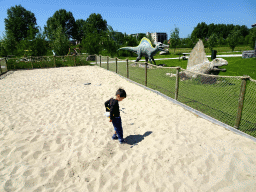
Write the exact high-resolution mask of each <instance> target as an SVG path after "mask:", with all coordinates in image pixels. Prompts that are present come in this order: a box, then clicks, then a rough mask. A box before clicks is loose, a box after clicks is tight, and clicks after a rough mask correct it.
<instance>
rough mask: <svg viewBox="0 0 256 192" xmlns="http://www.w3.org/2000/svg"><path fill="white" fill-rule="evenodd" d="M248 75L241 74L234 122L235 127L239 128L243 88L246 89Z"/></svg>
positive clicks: (243, 94) (243, 95)
mask: <svg viewBox="0 0 256 192" xmlns="http://www.w3.org/2000/svg"><path fill="white" fill-rule="evenodd" d="M249 78H250V77H249V76H245V75H244V76H243V77H242V78H241V79H242V83H241V89H240V96H239V102H238V110H237V116H236V123H235V126H234V127H235V128H236V129H239V125H240V122H241V117H242V110H243V105H244V97H245V90H246V81H247V80H248V79H249Z"/></svg>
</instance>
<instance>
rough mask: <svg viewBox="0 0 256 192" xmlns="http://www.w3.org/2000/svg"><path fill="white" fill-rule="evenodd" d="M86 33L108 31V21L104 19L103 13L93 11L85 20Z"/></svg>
mask: <svg viewBox="0 0 256 192" xmlns="http://www.w3.org/2000/svg"><path fill="white" fill-rule="evenodd" d="M85 23H86V24H85V27H86V35H87V34H90V33H94V34H95V33H97V34H100V33H101V32H103V31H107V30H108V28H107V21H106V20H103V18H102V16H101V14H95V13H92V14H91V15H90V16H89V17H88V18H87V19H86V21H85Z"/></svg>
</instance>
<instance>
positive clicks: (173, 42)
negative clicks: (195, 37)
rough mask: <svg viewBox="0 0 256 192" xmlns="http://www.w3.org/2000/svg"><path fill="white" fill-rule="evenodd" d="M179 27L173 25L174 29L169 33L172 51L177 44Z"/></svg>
mask: <svg viewBox="0 0 256 192" xmlns="http://www.w3.org/2000/svg"><path fill="white" fill-rule="evenodd" d="M179 40H180V38H179V28H177V27H175V29H174V31H173V32H172V33H171V35H170V45H171V47H172V48H174V53H175V49H176V47H177V46H178V44H179Z"/></svg>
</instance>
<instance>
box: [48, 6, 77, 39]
mask: <svg viewBox="0 0 256 192" xmlns="http://www.w3.org/2000/svg"><path fill="white" fill-rule="evenodd" d="M59 26H61V28H62V30H63V33H64V34H65V35H66V36H67V37H68V39H69V38H73V39H75V38H76V37H77V26H76V22H75V18H74V17H73V14H72V13H71V12H67V11H66V10H65V9H60V10H58V11H56V12H55V13H54V14H53V16H52V17H50V18H48V20H47V24H46V26H44V30H45V34H46V36H47V38H48V39H50V40H51V41H53V40H54V36H55V35H54V34H55V32H56V29H57V28H58V27H59Z"/></svg>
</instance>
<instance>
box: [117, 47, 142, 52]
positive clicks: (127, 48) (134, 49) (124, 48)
mask: <svg viewBox="0 0 256 192" xmlns="http://www.w3.org/2000/svg"><path fill="white" fill-rule="evenodd" d="M119 50H127V51H132V52H134V53H137V50H138V48H137V47H122V48H119V49H118V50H117V51H119Z"/></svg>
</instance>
